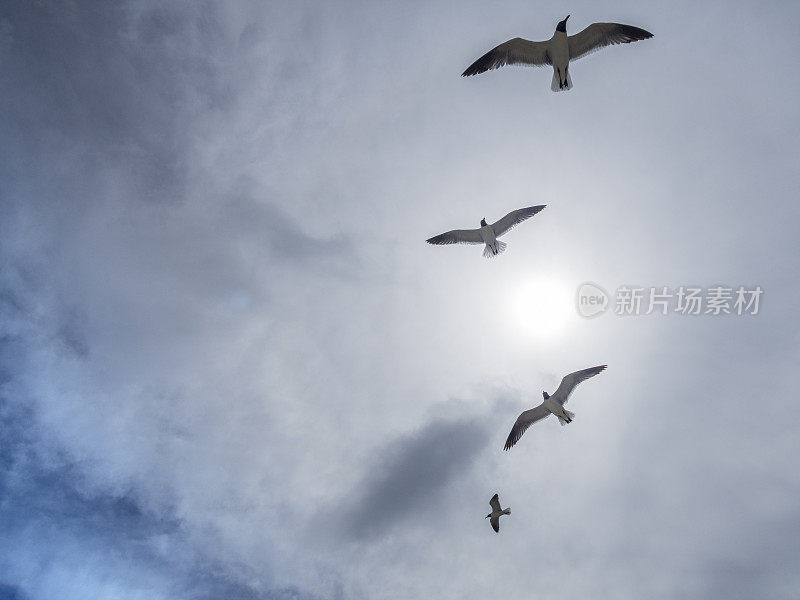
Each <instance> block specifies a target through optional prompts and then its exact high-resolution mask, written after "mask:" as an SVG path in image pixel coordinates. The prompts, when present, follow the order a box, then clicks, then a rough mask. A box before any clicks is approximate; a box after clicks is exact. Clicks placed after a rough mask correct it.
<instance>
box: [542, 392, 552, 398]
mask: <svg viewBox="0 0 800 600" xmlns="http://www.w3.org/2000/svg"><path fill="white" fill-rule="evenodd" d="M542 396H543V397H544V399H545V400H547V399H548V398H549V397H550V394H548V393H547V392H542Z"/></svg>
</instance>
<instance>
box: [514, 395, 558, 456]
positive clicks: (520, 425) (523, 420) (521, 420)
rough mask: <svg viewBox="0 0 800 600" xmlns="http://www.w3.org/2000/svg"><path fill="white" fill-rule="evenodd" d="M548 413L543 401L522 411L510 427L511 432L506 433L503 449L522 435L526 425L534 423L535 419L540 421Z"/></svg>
mask: <svg viewBox="0 0 800 600" xmlns="http://www.w3.org/2000/svg"><path fill="white" fill-rule="evenodd" d="M549 414H550V411H549V410H547V409H546V408H545V406H544V403H542V404H540V405H539V406H537V407H536V408H532V409H530V410H526V411H525V412H524V413H522V414H521V415H520V416H519V417H517V420H516V422H515V423H514V426H513V427H512V428H511V433H509V434H508V438H507V439H506V445H505V446H504V447H503V450H508V449H509V448H511V447H512V446H513V445H514V444H516V443H517V442H518V441H519V438H521V437H522V434H523V433H525V430H526V429H527V428H528V427H530V426H531V425H533V424H534V423H536V421H541V420H542V419H544V418H545V417H546V416H547V415H549Z"/></svg>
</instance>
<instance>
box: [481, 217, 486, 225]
mask: <svg viewBox="0 0 800 600" xmlns="http://www.w3.org/2000/svg"><path fill="white" fill-rule="evenodd" d="M481 227H486V217H483V218H482V219H481Z"/></svg>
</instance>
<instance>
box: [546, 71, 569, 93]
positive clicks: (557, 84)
mask: <svg viewBox="0 0 800 600" xmlns="http://www.w3.org/2000/svg"><path fill="white" fill-rule="evenodd" d="M550 89H551V90H553V91H554V92H564V91H566V90H571V89H572V76H571V75H570V74H569V69H567V82H566V85H563V86H562V85H561V80H560V79H559V77H558V72H557V71H556V70H555V69H553V81H552V82H551V83H550Z"/></svg>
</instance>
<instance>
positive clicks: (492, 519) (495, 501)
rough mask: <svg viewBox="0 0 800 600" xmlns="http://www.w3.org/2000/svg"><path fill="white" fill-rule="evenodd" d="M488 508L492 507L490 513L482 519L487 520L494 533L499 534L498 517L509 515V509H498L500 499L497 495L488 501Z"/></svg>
mask: <svg viewBox="0 0 800 600" xmlns="http://www.w3.org/2000/svg"><path fill="white" fill-rule="evenodd" d="M489 506H491V507H492V512H490V513H489V514H488V515H486V517H484V518H486V519H489V523H491V524H492V529H494V530H495V532H496V533H500V516H501V515H510V514H511V509H510V508H500V498H499V497H498V496H497V494H495V495H494V496H492V499H491V500H489Z"/></svg>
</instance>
